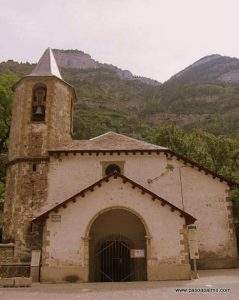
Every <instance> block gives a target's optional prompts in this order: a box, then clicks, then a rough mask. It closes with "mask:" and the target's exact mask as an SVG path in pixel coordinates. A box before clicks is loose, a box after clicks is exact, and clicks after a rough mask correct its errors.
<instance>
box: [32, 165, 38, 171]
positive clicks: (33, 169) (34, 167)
mask: <svg viewBox="0 0 239 300" xmlns="http://www.w3.org/2000/svg"><path fill="white" fill-rule="evenodd" d="M32 171H33V172H36V171H37V165H36V164H33V165H32Z"/></svg>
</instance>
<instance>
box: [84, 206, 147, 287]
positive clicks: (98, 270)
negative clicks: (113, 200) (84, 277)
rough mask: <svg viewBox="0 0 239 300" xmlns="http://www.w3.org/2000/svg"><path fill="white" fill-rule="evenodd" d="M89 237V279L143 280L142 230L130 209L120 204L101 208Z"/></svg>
mask: <svg viewBox="0 0 239 300" xmlns="http://www.w3.org/2000/svg"><path fill="white" fill-rule="evenodd" d="M89 237H90V244H89V246H90V247H89V251H90V253H89V254H90V255H89V259H90V260H89V267H90V270H89V271H90V273H89V279H90V281H91V282H102V281H108V282H115V281H118V282H125V281H143V280H147V264H146V256H147V253H146V230H145V227H144V224H143V223H142V221H141V220H140V218H139V217H138V216H136V215H135V214H134V213H132V212H131V211H128V210H126V209H120V208H119V209H118V208H117V209H116V208H115V209H111V210H108V211H105V212H103V213H102V214H100V215H99V216H98V217H97V218H96V219H95V221H94V222H93V224H92V225H91V228H90V232H89Z"/></svg>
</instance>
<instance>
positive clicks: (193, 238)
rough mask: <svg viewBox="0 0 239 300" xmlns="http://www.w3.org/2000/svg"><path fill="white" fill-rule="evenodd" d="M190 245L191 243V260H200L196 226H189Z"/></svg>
mask: <svg viewBox="0 0 239 300" xmlns="http://www.w3.org/2000/svg"><path fill="white" fill-rule="evenodd" d="M188 243H189V254H190V258H191V259H199V252H198V241H197V227H196V225H189V226H188Z"/></svg>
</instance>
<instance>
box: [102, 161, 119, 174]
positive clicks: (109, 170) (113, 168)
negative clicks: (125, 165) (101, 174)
mask: <svg viewBox="0 0 239 300" xmlns="http://www.w3.org/2000/svg"><path fill="white" fill-rule="evenodd" d="M114 173H119V174H120V173H121V170H120V167H119V166H118V165H116V164H112V165H108V167H107V168H106V169H105V175H110V174H114Z"/></svg>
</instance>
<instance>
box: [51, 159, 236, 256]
mask: <svg viewBox="0 0 239 300" xmlns="http://www.w3.org/2000/svg"><path fill="white" fill-rule="evenodd" d="M104 161H123V162H124V172H123V173H124V175H125V176H127V177H129V178H130V179H132V180H134V181H136V182H137V183H139V184H141V185H143V186H144V187H146V188H147V189H149V190H151V191H153V192H155V193H156V194H158V195H159V196H161V197H163V198H164V199H166V200H168V201H169V202H171V203H173V204H174V205H176V206H178V207H179V208H181V209H184V210H185V211H186V212H188V213H190V214H192V215H193V216H194V217H196V218H197V219H198V221H197V225H198V237H199V250H200V255H201V258H204V257H209V256H214V257H235V256H236V255H237V250H236V244H235V236H233V234H232V229H230V228H229V223H228V210H227V205H228V202H227V201H226V197H227V191H228V185H227V184H226V183H225V182H220V181H219V180H218V179H213V177H212V176H211V175H205V174H204V173H203V172H199V171H198V170H196V169H193V168H192V167H190V166H185V165H183V164H182V163H181V162H179V161H177V160H176V159H167V158H166V157H165V155H163V154H160V155H157V154H151V155H148V154H145V155H140V154H137V155H124V154H121V155H120V156H119V155H117V154H115V155H102V154H100V155H99V156H96V155H95V154H92V155H88V154H84V155H81V154H76V155H73V154H68V156H65V155H64V154H62V155H61V157H60V159H55V158H51V162H50V168H49V176H48V183H49V191H48V205H49V206H52V205H54V204H55V203H59V202H62V201H64V200H65V199H67V198H68V197H70V196H72V195H74V194H75V193H77V192H79V191H80V190H82V189H83V188H86V187H87V186H89V185H91V184H93V183H94V182H95V181H97V180H99V179H100V178H102V164H101V162H104ZM167 164H170V165H171V166H173V170H171V171H167V169H166V166H167ZM180 171H181V181H180V175H179V172H180ZM156 177H159V178H158V179H156V180H154V181H153V182H151V183H148V179H153V178H156ZM120 201H123V200H122V199H121V200H120ZM147 215H148V212H147V211H144V212H143V216H144V217H147ZM165 228H166V227H165Z"/></svg>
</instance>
